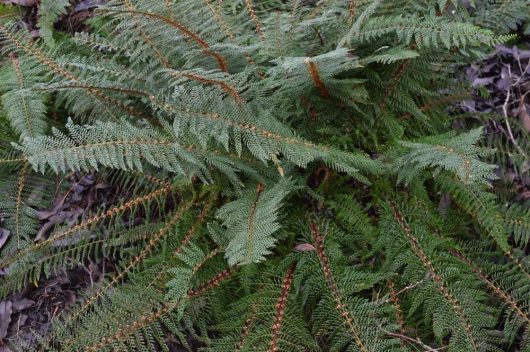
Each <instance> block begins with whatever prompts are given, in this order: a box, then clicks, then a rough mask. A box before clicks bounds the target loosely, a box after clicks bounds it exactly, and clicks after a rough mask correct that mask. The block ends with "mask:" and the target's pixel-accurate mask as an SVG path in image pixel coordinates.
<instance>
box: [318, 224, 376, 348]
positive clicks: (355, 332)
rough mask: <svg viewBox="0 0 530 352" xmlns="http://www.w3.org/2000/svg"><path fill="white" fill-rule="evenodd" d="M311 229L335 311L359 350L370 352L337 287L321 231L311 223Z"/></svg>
mask: <svg viewBox="0 0 530 352" xmlns="http://www.w3.org/2000/svg"><path fill="white" fill-rule="evenodd" d="M309 228H310V230H311V235H312V237H313V240H314V242H315V249H316V252H317V255H318V259H319V261H320V266H321V267H322V271H323V272H324V278H325V279H326V283H327V284H328V287H329V290H330V292H331V296H332V297H333V300H334V301H335V309H336V310H337V311H338V312H339V314H340V317H341V318H342V320H343V321H344V325H345V326H346V327H347V328H348V330H349V331H350V333H351V335H352V337H353V339H354V341H355V345H357V348H358V349H359V350H360V351H361V352H368V348H367V347H366V346H365V344H364V342H363V341H362V339H361V336H360V333H359V331H360V329H359V327H358V326H357V324H356V323H355V321H354V320H353V317H352V316H351V314H350V312H349V311H348V307H347V306H346V304H344V303H343V302H344V300H343V298H342V294H341V293H340V291H339V288H338V287H337V283H336V282H335V278H334V276H333V272H332V271H331V266H330V265H329V259H328V256H327V254H326V250H325V248H324V239H323V237H322V235H321V233H320V229H319V228H318V226H317V225H316V224H314V223H311V224H310V225H309Z"/></svg>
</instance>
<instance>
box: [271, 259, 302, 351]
mask: <svg viewBox="0 0 530 352" xmlns="http://www.w3.org/2000/svg"><path fill="white" fill-rule="evenodd" d="M295 268H296V263H294V264H292V265H291V266H290V267H289V270H287V274H285V277H284V278H283V282H282V290H281V292H280V297H278V301H277V302H276V306H275V307H274V308H275V313H274V322H273V323H272V338H271V342H270V345H269V352H278V351H279V349H278V339H279V338H280V331H281V329H282V322H283V318H284V316H285V309H286V306H287V299H288V297H289V291H290V290H291V286H292V284H293V273H294V269H295Z"/></svg>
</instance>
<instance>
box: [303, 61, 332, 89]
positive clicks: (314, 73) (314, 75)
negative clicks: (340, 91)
mask: <svg viewBox="0 0 530 352" xmlns="http://www.w3.org/2000/svg"><path fill="white" fill-rule="evenodd" d="M304 62H305V64H306V65H307V70H308V71H309V75H310V76H311V79H312V80H313V83H315V86H316V87H317V89H318V90H319V92H320V95H321V96H322V97H324V98H329V91H328V89H327V88H326V86H325V85H324V83H323V82H322V80H321V79H320V75H319V74H318V69H317V64H316V63H315V62H313V61H311V59H310V58H306V59H305V60H304Z"/></svg>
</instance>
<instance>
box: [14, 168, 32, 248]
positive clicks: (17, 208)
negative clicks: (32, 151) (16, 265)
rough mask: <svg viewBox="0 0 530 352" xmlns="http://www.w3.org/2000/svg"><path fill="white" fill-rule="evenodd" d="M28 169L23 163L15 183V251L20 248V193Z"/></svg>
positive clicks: (22, 189) (22, 190) (24, 183)
mask: <svg viewBox="0 0 530 352" xmlns="http://www.w3.org/2000/svg"><path fill="white" fill-rule="evenodd" d="M28 167H29V163H28V162H25V163H24V165H23V166H22V170H20V175H19V177H18V183H17V195H16V201H15V235H16V238H17V249H19V248H20V214H21V213H22V205H23V202H22V192H24V187H25V186H26V179H27V176H28Z"/></svg>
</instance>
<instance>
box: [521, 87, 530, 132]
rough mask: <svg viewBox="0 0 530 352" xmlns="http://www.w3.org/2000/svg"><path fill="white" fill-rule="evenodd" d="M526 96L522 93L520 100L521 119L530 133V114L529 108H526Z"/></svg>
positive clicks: (524, 127)
mask: <svg viewBox="0 0 530 352" xmlns="http://www.w3.org/2000/svg"><path fill="white" fill-rule="evenodd" d="M524 98H525V96H524V95H521V100H520V101H519V119H520V120H521V123H522V124H523V129H524V130H525V131H526V132H528V133H530V115H528V110H527V109H526V104H525V102H524V100H525V99H524Z"/></svg>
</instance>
